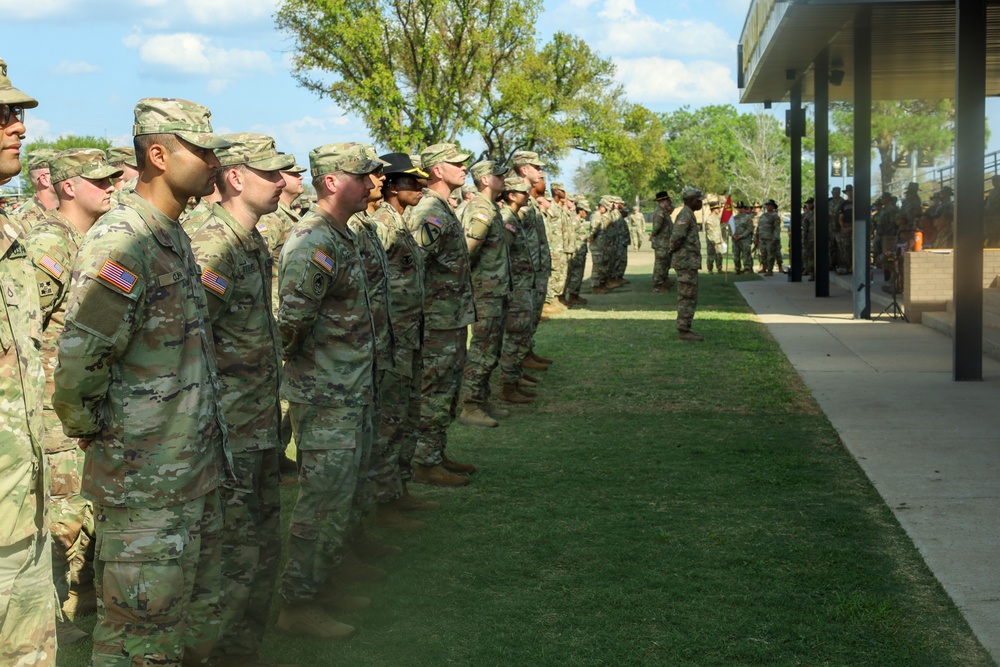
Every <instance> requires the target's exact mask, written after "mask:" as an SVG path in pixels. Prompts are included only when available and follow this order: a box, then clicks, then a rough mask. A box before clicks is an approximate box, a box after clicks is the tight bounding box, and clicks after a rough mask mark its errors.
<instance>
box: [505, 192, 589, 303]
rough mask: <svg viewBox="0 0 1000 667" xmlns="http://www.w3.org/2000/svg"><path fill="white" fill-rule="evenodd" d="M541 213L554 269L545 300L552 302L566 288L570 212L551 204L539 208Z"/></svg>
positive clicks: (550, 276) (570, 240)
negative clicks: (568, 218)
mask: <svg viewBox="0 0 1000 667" xmlns="http://www.w3.org/2000/svg"><path fill="white" fill-rule="evenodd" d="M539 213H540V214H541V217H542V222H543V224H544V226H545V238H546V240H547V241H548V249H549V256H550V257H551V258H552V270H551V272H550V274H549V281H548V286H547V288H546V292H545V302H546V303H551V302H552V300H553V299H555V298H557V297H559V296H561V295H562V293H563V291H564V290H565V288H566V271H567V257H566V248H567V247H569V246H568V243H567V239H566V231H567V229H566V227H567V225H566V215H568V212H567V211H566V209H564V208H563V207H562V206H558V205H556V204H551V205H550V206H549V208H548V209H547V210H546V211H544V212H543V211H541V210H539ZM498 216H499V212H498ZM498 221H499V217H498ZM498 225H499V222H498ZM571 242H572V239H569V243H571Z"/></svg>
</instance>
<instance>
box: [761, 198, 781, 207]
mask: <svg viewBox="0 0 1000 667" xmlns="http://www.w3.org/2000/svg"><path fill="white" fill-rule="evenodd" d="M764 206H773V207H774V208H778V202H776V201H774V200H773V199H768V200H767V201H766V202H764Z"/></svg>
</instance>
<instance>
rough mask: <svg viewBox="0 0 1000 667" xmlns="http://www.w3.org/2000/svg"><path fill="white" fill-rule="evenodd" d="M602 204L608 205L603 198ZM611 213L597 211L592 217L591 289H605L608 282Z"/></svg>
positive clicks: (590, 236)
mask: <svg viewBox="0 0 1000 667" xmlns="http://www.w3.org/2000/svg"><path fill="white" fill-rule="evenodd" d="M600 206H605V208H606V207H607V202H606V201H605V200H602V201H601V203H600ZM610 223H611V214H610V213H607V212H605V213H601V212H600V211H597V212H596V213H594V214H593V215H592V216H591V217H590V234H589V235H588V237H589V239H590V262H591V267H590V289H591V290H594V289H603V288H605V287H606V286H607V284H608V257H609V250H608V247H609V246H610V244H611V240H612V239H611V232H610V231H609V229H608V226H609V225H610Z"/></svg>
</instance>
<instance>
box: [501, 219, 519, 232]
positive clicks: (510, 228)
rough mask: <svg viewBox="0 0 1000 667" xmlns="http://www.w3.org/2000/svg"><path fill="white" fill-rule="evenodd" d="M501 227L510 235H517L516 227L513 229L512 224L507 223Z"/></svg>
mask: <svg viewBox="0 0 1000 667" xmlns="http://www.w3.org/2000/svg"><path fill="white" fill-rule="evenodd" d="M503 226H504V229H506V230H507V231H508V232H510V233H511V234H517V227H515V226H514V225H512V224H510V223H509V222H505V223H503Z"/></svg>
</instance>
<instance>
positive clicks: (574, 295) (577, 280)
mask: <svg viewBox="0 0 1000 667" xmlns="http://www.w3.org/2000/svg"><path fill="white" fill-rule="evenodd" d="M576 205H577V207H581V206H582V207H585V208H583V209H580V208H578V210H577V214H576V215H575V216H574V219H573V239H574V244H573V248H572V250H573V254H572V255H570V260H569V270H568V272H567V275H566V294H567V295H568V297H569V299H570V301H577V300H579V298H580V289H581V288H582V287H583V274H584V273H585V272H586V270H587V237H588V236H589V235H590V223H589V221H588V220H587V218H586V217H583V218H581V217H580V215H579V210H584V212H585V213H588V214H589V213H590V204H588V203H587V202H586V201H583V200H580V199H578V200H577V202H576Z"/></svg>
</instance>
